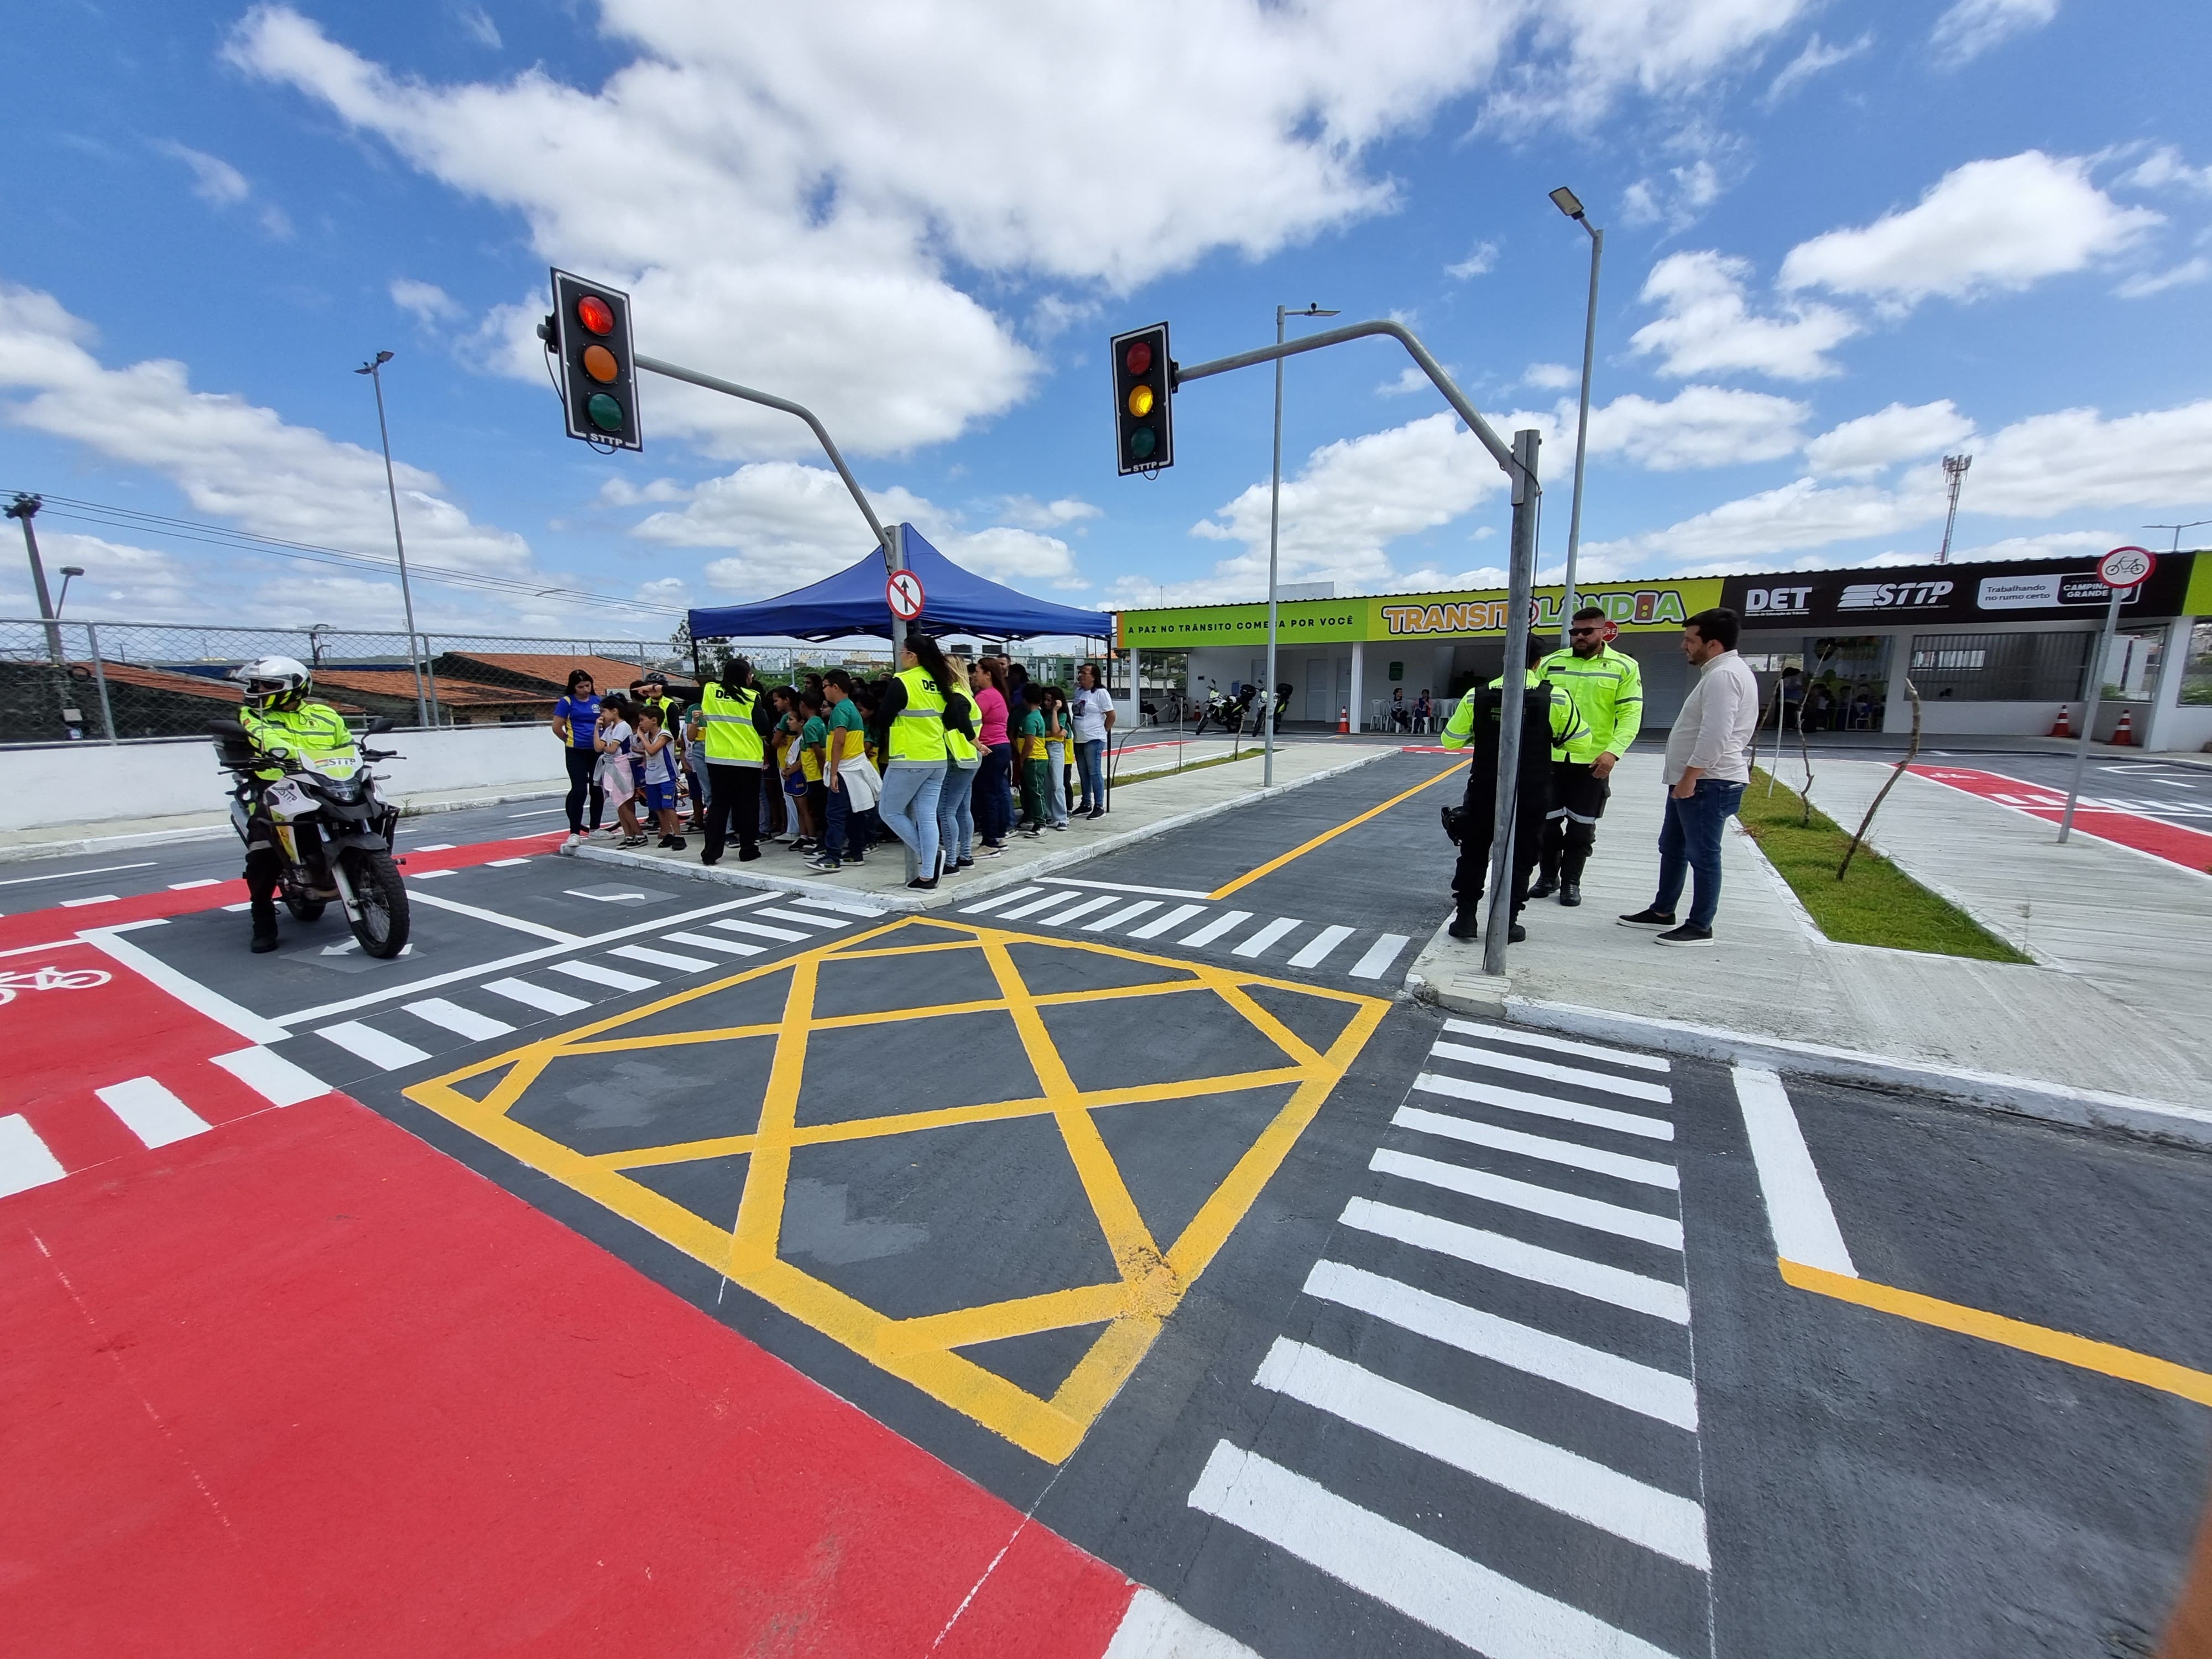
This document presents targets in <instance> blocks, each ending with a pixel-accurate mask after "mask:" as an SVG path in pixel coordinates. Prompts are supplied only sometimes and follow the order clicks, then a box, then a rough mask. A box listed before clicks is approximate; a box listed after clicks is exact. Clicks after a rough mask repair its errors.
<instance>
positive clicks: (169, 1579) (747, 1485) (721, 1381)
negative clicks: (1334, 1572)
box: [0, 1094, 1133, 1659]
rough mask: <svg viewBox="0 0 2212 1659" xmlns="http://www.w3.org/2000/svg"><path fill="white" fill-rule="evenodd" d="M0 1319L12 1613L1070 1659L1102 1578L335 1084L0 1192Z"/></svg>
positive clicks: (0, 1418)
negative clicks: (50, 1180) (181, 1137)
mask: <svg viewBox="0 0 2212 1659" xmlns="http://www.w3.org/2000/svg"><path fill="white" fill-rule="evenodd" d="M0 1328H5V1329H6V1330H7V1331H8V1332H9V1340H8V1341H7V1342H6V1343H5V1344H4V1345H0V1398H4V1399H6V1400H7V1401H8V1402H9V1408H8V1410H7V1411H6V1413H4V1414H0V1472H4V1481H5V1485H6V1487H7V1490H8V1492H9V1501H8V1502H7V1503H6V1504H0V1629H4V1630H6V1631H7V1632H9V1638H8V1642H7V1646H8V1647H9V1649H10V1650H12V1651H16V1652H21V1653H26V1654H38V1655H40V1656H47V1659H62V1656H76V1655H86V1656H93V1655H97V1656H101V1659H106V1656H112V1655H116V1654H125V1653H145V1652H154V1651H159V1652H161V1653H162V1654H164V1655H165V1656H173V1659H192V1656H200V1655H207V1656H222V1659H241V1656H257V1655H268V1656H285V1659H291V1656H299V1655H362V1656H376V1659H386V1656H390V1655H393V1654H406V1655H408V1656H410V1659H435V1656H442V1655H449V1654H450V1655H454V1656H471V1659H473V1656H481V1655H487V1654H508V1655H515V1654H527V1655H532V1656H537V1655H545V1656H564V1655H569V1654H574V1655H578V1656H584V1655H589V1656H592V1659H602V1656H606V1655H628V1654H648V1653H649V1654H653V1655H663V1656H681V1655H693V1654H698V1655H708V1654H712V1655H717V1656H720V1655H733V1654H740V1653H746V1654H750V1653H775V1654H793V1655H797V1654H806V1655H823V1656H846V1655H850V1656H854V1659H862V1656H865V1659H886V1656H906V1655H912V1656H915V1659H921V1656H924V1655H927V1654H929V1653H931V1652H932V1651H933V1644H937V1643H938V1642H939V1636H940V1634H941V1633H944V1632H945V1627H946V1626H947V1624H948V1622H949V1621H953V1622H952V1628H951V1632H950V1633H949V1634H945V1635H944V1640H943V1642H942V1644H941V1645H938V1646H936V1647H935V1648H934V1651H935V1652H937V1653H939V1654H942V1655H958V1656H963V1659H984V1656H1002V1655H1008V1654H1016V1653H1019V1654H1024V1655H1037V1656H1058V1655H1061V1654H1066V1655H1070V1656H1076V1655H1080V1656H1084V1659H1091V1656H1096V1655H1097V1654H1098V1653H1100V1652H1102V1651H1103V1649H1104V1647H1105V1646H1106V1644H1107V1642H1108V1641H1109V1639H1110V1638H1111V1635H1112V1632H1113V1631H1114V1629H1115V1626H1116V1625H1117V1624H1118V1622H1119V1620H1120V1619H1121V1615H1122V1613H1123V1611H1124V1610H1125V1608H1126V1607H1127V1603H1128V1601H1129V1599H1130V1597H1131V1595H1132V1594H1133V1587H1132V1586H1131V1585H1130V1584H1129V1583H1128V1582H1127V1580H1126V1579H1124V1578H1123V1577H1121V1574H1119V1573H1118V1572H1115V1571H1113V1570H1112V1569H1111V1568H1109V1567H1108V1566H1106V1565H1104V1564H1103V1563H1101V1562H1099V1561H1097V1560H1096V1559H1093V1558H1091V1557H1090V1556H1088V1555H1086V1554H1085V1553H1082V1552H1080V1551H1079V1550H1077V1549H1076V1548H1075V1547H1073V1545H1070V1544H1068V1543H1066V1541H1064V1540H1061V1539H1060V1538H1059V1537H1058V1536H1057V1535H1055V1534H1052V1533H1051V1532H1049V1531H1048V1530H1047V1529H1045V1528H1039V1527H1036V1526H1034V1525H1031V1526H1028V1527H1023V1526H1022V1525H1021V1517H1020V1516H1018V1514H1017V1512H1016V1511H1014V1510H1012V1509H1011V1508H1009V1507H1008V1506H1007V1505H1006V1504H1004V1503H1002V1502H1000V1500H999V1499H997V1498H993V1497H991V1496H990V1495H989V1494H987V1493H986V1492H983V1491H981V1489H980V1488H978V1487H976V1486H974V1485H973V1484H971V1483H970V1482H969V1481H968V1480H965V1479H964V1478H963V1477H962V1476H960V1475H959V1474H957V1473H956V1472H954V1471H953V1470H951V1469H950V1468H946V1467H945V1465H943V1464H941V1463H939V1462H937V1461H936V1460H934V1459H933V1458H931V1457H930V1456H928V1455H927V1454H925V1453H923V1452H921V1450H920V1449H917V1448H915V1446H913V1445H911V1444H909V1443H907V1442H905V1441H903V1440H902V1439H900V1438H899V1437H897V1436H896V1435H894V1434H893V1433H891V1432H890V1431H889V1430H887V1429H885V1428H884V1427H882V1426H881V1425H878V1424H877V1423H875V1422H874V1421H873V1420H872V1419H869V1418H867V1417H866V1416H865V1415H864V1414H862V1413H860V1412H859V1411H857V1410H856V1409H854V1407H850V1406H848V1405H846V1404H845V1403H843V1402H842V1401H839V1400H837V1399H836V1398H835V1397H834V1396H833V1395H829V1393H827V1392H826V1391H825V1390H823V1389H820V1388H818V1387H817V1386H816V1385H815V1384H813V1383H811V1382H809V1381H807V1380H806V1379H805V1377H803V1376H800V1375H799V1373H797V1372H796V1371H793V1370H791V1369H790V1368H789V1367H787V1366H786V1365H784V1364H782V1363H781V1362H780V1361H778V1360H775V1359H774V1358H770V1357H769V1355H767V1354H766V1353H764V1352H763V1351H762V1350H760V1349H759V1348H757V1346H754V1345H753V1344H751V1343H750V1342H748V1341H746V1340H744V1339H743V1338H741V1337H739V1336H738V1335H737V1334H734V1333H732V1332H731V1331H729V1330H728V1329H726V1328H724V1327H722V1326H720V1325H719V1324H717V1323H716V1322H714V1321H713V1320H711V1319H709V1318H708V1317H707V1316H705V1315H703V1314H702V1313H700V1312H699V1311H697V1310H695V1309H693V1308H691V1307H690V1306H689V1305H688V1304H684V1302H682V1301H680V1300H678V1298H677V1297H674V1296H672V1295H671V1294H670V1293H668V1292H667V1291H664V1290H662V1289H660V1288H659V1287H658V1286H657V1285H653V1284H652V1283H651V1282H650V1281H648V1280H647V1279H644V1278H643V1277H642V1276H641V1275H640V1274H638V1273H635V1271H633V1270H632V1269H631V1268H629V1267H626V1266H624V1265H623V1263H621V1262H620V1261H617V1260H615V1259H614V1258H613V1257H611V1256H609V1255H605V1253H603V1252H602V1251H600V1250H599V1249H598V1248H596V1247H595V1246H593V1245H592V1244H590V1243H587V1242H586V1241H585V1240H583V1239H582V1238H580V1237H578V1236H577V1235H575V1234H574V1233H571V1232H569V1231H568V1230H567V1229H566V1228H564V1227H562V1226H561V1225H558V1224H557V1223H556V1222H554V1221H553V1220H551V1219H550V1218H548V1217H546V1216H544V1215H542V1214H540V1213H539V1212H537V1211H535V1210H533V1209H532V1208H530V1207H529V1206H526V1205H525V1204H524V1203H522V1202H521V1201H520V1200H518V1199H515V1198H513V1197H511V1196H510V1195H508V1194H506V1193H505V1192H503V1191H501V1189H500V1188H496V1187H495V1186H493V1185H492V1184H491V1183H490V1182H486V1181H484V1180H483V1179H481V1178H480V1177H478V1176H475V1175H473V1174H471V1172H469V1171H468V1170H465V1169H464V1168H462V1167H461V1166H460V1165H459V1164H455V1163H453V1162H452V1161H450V1160H449V1159H447V1158H445V1157H443V1156H442V1155H441V1154H440V1153H438V1152H434V1151H433V1150H431V1149H430V1148H429V1147H428V1146H424V1145H423V1144H422V1143H421V1142H419V1141H417V1140H416V1139H413V1138H412V1137H410V1136H409V1135H407V1134H406V1133H404V1132H402V1131H401V1130H399V1129H398V1128H397V1127H394V1126H392V1124H390V1123H388V1122H387V1121H385V1120H384V1119H382V1118H380V1117H379V1116H377V1115H374V1114H373V1113H371V1112H369V1111H368V1110H366V1109H363V1108H362V1107H360V1106H358V1105H356V1103H353V1102H352V1101H350V1100H349V1099H347V1098H346V1097H344V1096H343V1095H336V1094H333V1095H327V1096H325V1097H323V1098H322V1099H320V1100H318V1101H314V1102H311V1103H307V1104H306V1105H302V1106H296V1107H293V1108H290V1109H285V1110H273V1109H272V1110H269V1111H264V1112H261V1113H258V1114H256V1115H251V1116H247V1117H245V1118H241V1119H239V1120H237V1121H233V1122H230V1123H228V1124H224V1125H222V1126H220V1127H216V1129H214V1130H212V1131H210V1133H205V1134H202V1135H197V1136H195V1137H194V1138H192V1139H190V1140H185V1141H180V1142H179V1143H177V1144H175V1145H173V1146H169V1147H167V1148H164V1149H162V1150H161V1151H160V1152H137V1153H135V1154H133V1155H132V1156H131V1157H128V1158H122V1159H118V1160H117V1161H115V1162H114V1163H112V1164H108V1165H106V1166H105V1167H104V1168H103V1169H101V1170H99V1171H96V1172H94V1174H92V1175H90V1176H83V1177H80V1178H78V1179H76V1180H72V1181H66V1182H58V1183H56V1184H54V1185H52V1186H49V1187H45V1188H37V1189H35V1190H33V1191H31V1192H27V1193H24V1194H18V1195H16V1196H15V1197H14V1198H10V1199H7V1200H0ZM1017 1534H1018V1536H1017ZM1009 1540H1013V1542H1012V1546H1011V1547H1009ZM1001 1552H1003V1556H1001ZM994 1559H998V1565H997V1567H996V1569H995V1571H990V1572H989V1574H988V1577H987V1580H985V1573H986V1571H987V1569H988V1568H990V1566H991V1564H992V1562H993V1561H994ZM979 1580H984V1583H983V1585H982V1588H981V1589H980V1590H976V1589H975V1586H976V1585H977V1583H978V1581H979ZM971 1591H974V1592H975V1593H974V1595H972V1599H971V1596H970V1593H971ZM963 1601H965V1602H966V1608H965V1611H964V1612H959V1610H960V1609H961V1608H962V1606H963ZM956 1613H958V1614H959V1616H958V1618H957V1621H955V1614H956Z"/></svg>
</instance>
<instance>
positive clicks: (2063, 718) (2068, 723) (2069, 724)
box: [2051, 702, 2074, 738]
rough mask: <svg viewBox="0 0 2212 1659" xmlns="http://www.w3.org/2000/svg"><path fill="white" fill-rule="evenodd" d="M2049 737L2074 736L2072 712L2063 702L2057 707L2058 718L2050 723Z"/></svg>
mask: <svg viewBox="0 0 2212 1659" xmlns="http://www.w3.org/2000/svg"><path fill="white" fill-rule="evenodd" d="M2073 735H2074V711H2073V710H2072V709H2070V708H2068V707H2067V706H2066V705H2065V704H2064V703H2063V702H2062V703H2060V704H2059V705H2058V718H2057V720H2055V721H2053V722H2052V723H2051V736H2052V737H2054V738H2070V737H2072V736H2073Z"/></svg>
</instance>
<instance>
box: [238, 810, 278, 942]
mask: <svg viewBox="0 0 2212 1659" xmlns="http://www.w3.org/2000/svg"><path fill="white" fill-rule="evenodd" d="M283 878H284V849H283V848H281V847H279V846H278V845H277V844H276V825H275V824H274V823H271V822H270V818H269V815H268V814H267V813H266V812H265V811H263V810H262V809H261V808H260V807H259V806H258V805H257V806H254V807H252V808H250V809H249V810H248V811H247V814H246V897H247V898H248V899H249V900H250V901H252V905H253V914H254V915H255V917H256V918H257V919H258V917H260V916H261V915H263V913H264V911H268V912H269V914H271V915H273V914H274V912H273V910H270V905H271V904H272V902H274V900H275V899H276V889H277V887H278V885H279V884H281V883H282V882H283Z"/></svg>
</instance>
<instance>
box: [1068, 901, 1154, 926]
mask: <svg viewBox="0 0 2212 1659" xmlns="http://www.w3.org/2000/svg"><path fill="white" fill-rule="evenodd" d="M1158 908H1160V902H1159V901H1158V899H1139V900H1138V901H1137V902H1135V903H1133V904H1125V905H1123V906H1122V907H1121V908H1120V909H1118V910H1112V911H1109V912H1108V913H1107V914H1106V915H1103V916H1101V917H1099V918H1098V920H1097V921H1086V922H1085V923H1084V924H1083V931H1084V932H1085V933H1111V932H1113V931H1114V929H1115V928H1116V927H1120V926H1121V924H1122V923H1123V922H1125V921H1135V920H1136V919H1137V918H1138V917H1139V916H1141V915H1144V914H1145V913H1146V911H1147V910H1157V909H1158Z"/></svg>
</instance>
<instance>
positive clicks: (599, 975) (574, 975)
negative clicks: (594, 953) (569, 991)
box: [546, 962, 660, 991]
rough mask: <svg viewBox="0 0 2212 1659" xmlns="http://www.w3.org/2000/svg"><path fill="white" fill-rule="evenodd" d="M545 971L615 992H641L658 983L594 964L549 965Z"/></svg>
mask: <svg viewBox="0 0 2212 1659" xmlns="http://www.w3.org/2000/svg"><path fill="white" fill-rule="evenodd" d="M546 971H547V972H549V973H555V974H566V975H568V977H569V978H570V979H580V980H588V981H590V982H591V983H592V984H593V985H606V986H611V987H613V988H614V989H616V990H617V991H643V990H647V989H650V988H651V987H653V986H655V985H658V984H659V983H660V981H659V980H657V979H647V978H646V976H645V975H642V974H625V973H624V972H623V970H622V969H619V968H602V967H600V966H599V963H596V962H555V963H548V964H547V966H546Z"/></svg>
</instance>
